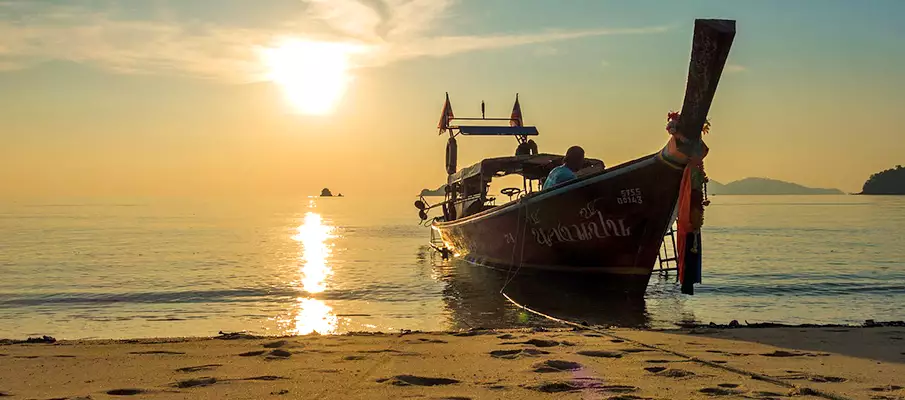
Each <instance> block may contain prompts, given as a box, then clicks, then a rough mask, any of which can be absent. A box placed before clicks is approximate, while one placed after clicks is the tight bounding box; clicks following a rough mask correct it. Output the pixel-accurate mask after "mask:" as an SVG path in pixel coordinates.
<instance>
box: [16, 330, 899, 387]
mask: <svg viewBox="0 0 905 400" xmlns="http://www.w3.org/2000/svg"><path fill="white" fill-rule="evenodd" d="M903 386H905V327H902V326H870V327H867V326H860V327H859V326H850V327H758V328H745V327H744V326H742V327H738V328H719V326H717V327H712V326H710V325H706V326H698V327H694V328H690V329H689V328H686V329H674V330H656V331H654V330H637V329H620V328H615V329H597V328H594V329H577V328H571V329H569V328H563V329H543V328H540V329H503V330H483V329H474V330H468V331H456V332H417V331H403V332H401V333H372V332H350V333H346V334H337V335H316V334H311V335H305V336H281V337H276V336H268V337H259V336H252V335H247V334H243V333H225V334H222V335H220V336H214V337H186V338H148V339H121V340H111V339H89V340H60V341H55V342H48V343H22V342H21V341H20V342H19V343H11V342H9V341H6V342H2V343H0V393H3V394H5V395H7V396H11V397H10V398H12V399H16V398H23V399H25V398H28V399H51V398H55V399H63V398H65V399H70V400H76V399H87V398H91V399H98V398H119V397H121V396H124V395H126V396H128V395H138V396H139V397H141V398H160V399H170V398H173V399H176V398H209V399H219V398H230V399H233V398H248V399H257V398H280V396H286V397H285V398H328V399H332V398H336V399H340V398H342V399H348V398H361V399H371V398H398V397H412V398H428V399H441V398H447V399H460V400H461V399H466V398H467V399H485V398H488V399H497V398H499V399H502V398H525V399H535V398H536V399H548V398H576V399H577V398H600V399H644V398H648V399H684V398H688V399H693V398H709V397H713V396H718V397H722V398H741V397H746V398H756V399H768V398H785V397H789V396H794V397H796V398H798V397H800V398H834V399H861V398H863V399H902V398H905V388H902V387H903ZM620 396H621V397H620ZM628 396H635V397H628Z"/></svg>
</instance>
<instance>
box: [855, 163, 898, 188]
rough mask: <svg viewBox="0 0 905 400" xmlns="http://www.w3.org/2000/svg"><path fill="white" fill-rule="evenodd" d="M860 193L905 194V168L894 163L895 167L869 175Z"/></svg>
mask: <svg viewBox="0 0 905 400" xmlns="http://www.w3.org/2000/svg"><path fill="white" fill-rule="evenodd" d="M860 194H897V195H905V168H902V166H901V165H896V167H895V168H890V169H887V170H885V171H880V172H877V173H876V174H873V175H871V176H870V178H868V179H867V182H864V186H863V187H861V193H860Z"/></svg>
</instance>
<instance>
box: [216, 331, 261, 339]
mask: <svg viewBox="0 0 905 400" xmlns="http://www.w3.org/2000/svg"><path fill="white" fill-rule="evenodd" d="M217 334H218V335H219V336H217V337H216V339H220V340H236V339H259V338H258V337H257V336H254V335H251V334H248V333H246V332H245V331H241V332H223V331H220V332H218V333H217Z"/></svg>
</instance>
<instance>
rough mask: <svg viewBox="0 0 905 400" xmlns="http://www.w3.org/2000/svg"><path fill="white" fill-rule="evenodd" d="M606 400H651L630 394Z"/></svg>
mask: <svg viewBox="0 0 905 400" xmlns="http://www.w3.org/2000/svg"><path fill="white" fill-rule="evenodd" d="M606 400H652V399H651V398H650V397H640V396H635V395H631V394H620V395H618V396H612V397H607V398H606Z"/></svg>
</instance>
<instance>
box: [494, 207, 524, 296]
mask: <svg viewBox="0 0 905 400" xmlns="http://www.w3.org/2000/svg"><path fill="white" fill-rule="evenodd" d="M519 202H521V200H519ZM523 208H524V209H525V223H524V225H523V224H522V219H521V218H518V219H517V224H516V228H515V229H516V234H518V226H519V225H522V234H521V238H522V239H521V240H517V241H516V243H519V242H520V243H521V249H520V250H519V256H518V268H516V269H515V273H514V274H512V276H509V271H511V270H512V264H513V263H514V261H515V245H516V243H513V244H512V257H511V258H510V259H509V270H508V271H506V283H504V284H503V287H502V288H500V293H502V294H503V296H505V295H506V294H505V293H503V291H504V290H506V287H507V286H509V283H510V282H512V280H513V279H515V277H516V276H518V273H519V271H521V270H522V264H524V262H525V231H527V230H528V203H525V207H523ZM516 239H518V236H516Z"/></svg>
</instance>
